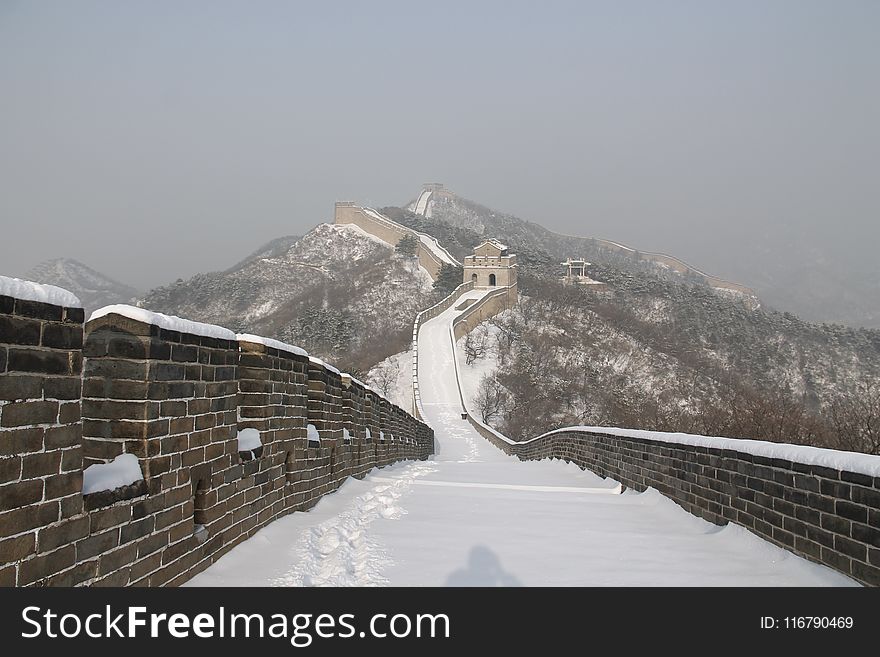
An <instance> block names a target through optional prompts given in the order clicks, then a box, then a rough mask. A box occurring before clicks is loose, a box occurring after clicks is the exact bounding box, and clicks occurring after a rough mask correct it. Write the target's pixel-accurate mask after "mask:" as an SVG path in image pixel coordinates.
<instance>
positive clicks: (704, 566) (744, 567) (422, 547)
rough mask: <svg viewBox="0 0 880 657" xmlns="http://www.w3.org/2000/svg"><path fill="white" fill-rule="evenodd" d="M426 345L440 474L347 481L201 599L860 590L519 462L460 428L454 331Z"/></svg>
mask: <svg viewBox="0 0 880 657" xmlns="http://www.w3.org/2000/svg"><path fill="white" fill-rule="evenodd" d="M485 293H486V291H485V290H473V291H470V292H467V293H465V294H464V295H463V296H462V298H461V299H459V301H458V302H456V303H455V304H453V307H452V308H450V309H449V310H447V311H446V312H444V313H442V314H441V315H439V316H438V317H436V318H434V319H433V320H430V321H428V322H426V323H425V324H424V325H423V326H422V328H421V330H420V334H419V344H418V348H419V386H420V391H421V396H422V405H423V408H424V412H425V416H426V420H427V422H428V423H429V424H430V425H431V426H432V427H433V428H434V431H435V435H436V448H437V453H436V455H435V456H434V457H433V458H432V459H431V460H429V461H425V462H418V463H400V464H396V465H393V466H389V467H386V468H383V469H381V470H376V471H374V472H373V473H371V474H370V475H368V476H367V477H366V478H364V479H363V480H361V481H358V480H349V481H348V482H346V483H345V484H344V485H343V486H342V488H341V489H340V490H339V491H337V492H336V493H334V494H332V495H328V496H326V497H324V498H323V499H322V500H321V501H320V502H319V503H318V505H317V506H316V507H315V508H314V509H312V510H311V511H309V512H308V513H296V514H293V515H291V516H287V517H285V518H282V519H280V520H277V521H275V522H274V523H272V524H271V525H269V526H268V527H266V528H264V529H263V530H261V531H260V532H259V533H257V534H256V535H255V536H254V537H253V538H251V539H250V540H248V541H246V542H244V543H242V544H241V545H239V546H237V547H236V548H235V549H233V550H232V551H231V552H230V553H229V554H227V555H226V556H224V557H223V558H222V559H220V560H219V561H218V562H217V563H216V564H214V565H213V566H211V567H210V568H209V569H208V570H206V571H205V572H203V573H202V574H200V575H198V576H197V577H195V578H194V579H193V580H191V582H190V584H191V585H196V586H207V585H226V586H230V585H232V586H235V585H245V586H247V585H251V586H261V585H272V586H291V585H293V586H296V585H309V584H314V585H386V584H391V585H403V586H409V585H451V586H456V585H465V586H467V585H487V586H491V585H526V586H536V585H550V586H557V585H587V586H589V585H649V586H651V585H661V586H667V585H668V586H676V585H696V586H701V585H721V586H734V585H736V586H777V585H803V586H817V585H820V586H821V585H852V584H854V582H852V581H851V580H849V579H847V578H845V577H843V576H842V575H840V574H838V573H836V572H834V571H832V570H830V569H828V568H825V567H822V566H818V565H816V564H812V563H810V562H808V561H805V560H803V559H801V558H799V557H796V556H794V555H793V554H790V553H788V552H786V551H784V550H782V549H780V548H777V547H775V546H773V545H771V544H769V543H767V542H766V541H763V540H761V539H759V538H757V537H756V536H754V535H752V534H750V533H749V532H747V531H746V530H745V529H743V528H741V527H739V526H736V525H729V526H727V527H723V528H722V527H717V526H715V525H712V524H710V523H708V522H705V521H703V520H701V519H699V518H696V517H694V516H692V515H690V514H688V513H686V512H685V511H684V510H682V509H681V508H679V507H678V506H676V505H675V504H674V503H673V502H671V501H670V500H668V499H666V498H664V497H663V496H661V495H660V494H659V493H657V492H656V491H653V490H649V491H647V492H645V493H641V494H637V493H634V492H632V491H627V492H626V493H624V494H622V495H621V494H619V486H618V484H617V482H613V481H610V480H604V479H601V478H599V477H598V476H596V475H594V474H592V473H591V472H586V471H582V470H580V469H579V468H578V467H577V466H575V465H573V464H566V463H562V462H557V461H542V462H520V461H519V460H518V459H516V458H514V457H510V456H508V455H506V454H504V453H503V452H501V451H500V450H498V449H497V448H495V447H494V446H493V445H491V444H490V443H489V442H487V441H486V440H485V439H484V438H483V437H482V436H480V435H479V434H477V433H476V432H475V431H474V430H473V428H472V427H471V426H470V424H468V423H467V421H466V420H462V419H461V405H460V402H459V394H458V388H457V385H456V382H455V374H454V369H453V368H454V365H453V357H454V354H453V348H452V342H451V339H450V334H449V327H450V323H451V321H452V320H453V318H454V317H455V316H456V315H457V314H458V313H460V312H461V311H460V310H455V307H456V306H459V305H460V303H461V301H463V300H464V299H469V298H470V299H476V298H479V297H480V296H482V295H483V294H485Z"/></svg>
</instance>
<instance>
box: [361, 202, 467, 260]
mask: <svg viewBox="0 0 880 657" xmlns="http://www.w3.org/2000/svg"><path fill="white" fill-rule="evenodd" d="M362 210H363V211H364V212H365V213H366V214H368V215H369V216H370V217H372V218H373V219H375V220H376V221H379V222H381V223H385V224H388V225H390V226H392V227H394V228H397V229H398V230H401V231H404V232H407V233H411V234H414V235H416V236H417V237H418V238H419V241H421V243H422V244H424V245H425V246H426V247H428V250H429V251H431V253H433V254H434V255H435V256H436V257H437V258H439V259H440V260H442V261H443V262H445V263H447V264H450V265H458V264H461V263H459V262H458V261H457V260H456V259H455V258H453V257H452V256H451V255H450V254H449V251H447V250H446V249H445V248H443V247H442V246H441V245H440V242H438V241H437V240H436V239H434V238H433V237H431V236H430V235H425V234H424V233H420V232H418V231H415V230H412V229H410V228H407V227H406V226H403V225H401V224H399V223H397V222H396V221H392V220H391V219H389V218H388V217H386V216H385V215H383V214H380V213H379V212H376V210H374V209H373V208H367V207H365V208H362ZM376 239H378V238H376ZM383 243H384V242H383Z"/></svg>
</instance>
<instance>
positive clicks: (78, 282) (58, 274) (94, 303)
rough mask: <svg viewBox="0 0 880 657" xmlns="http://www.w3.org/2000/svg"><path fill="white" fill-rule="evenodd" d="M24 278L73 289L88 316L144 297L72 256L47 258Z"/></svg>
mask: <svg viewBox="0 0 880 657" xmlns="http://www.w3.org/2000/svg"><path fill="white" fill-rule="evenodd" d="M24 277H25V278H26V279H27V280H30V281H35V282H38V283H48V284H49V285H56V286H58V287H60V288H64V289H65V290H69V291H71V292H73V293H74V294H75V295H76V296H77V297H79V300H80V301H81V302H82V304H83V308H85V311H86V316H88V314H89V313H91V312H92V311H93V310H96V309H97V308H101V307H103V306H110V305H112V304H115V303H131V302H132V301H133V300H134V299H136V298H137V297H138V296H140V292H138V291H137V290H136V289H134V288H133V287H131V286H129V285H125V284H123V283H120V282H118V281H115V280H113V279H112V278H110V277H109V276H105V275H104V274H102V273H100V272H97V271H95V270H94V269H92V268H91V267H87V266H86V265H84V264H83V263H81V262H79V261H77V260H74V259H72V258H57V259H54V260H46V261H45V262H42V263H40V264H39V265H37V266H36V267H34V268H33V269H31V270H30V271H29V272H27V273H26V274H25V275H24Z"/></svg>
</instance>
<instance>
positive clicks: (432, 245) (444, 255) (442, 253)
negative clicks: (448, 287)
mask: <svg viewBox="0 0 880 657" xmlns="http://www.w3.org/2000/svg"><path fill="white" fill-rule="evenodd" d="M416 234H417V235H418V236H419V240H421V242H422V244H424V245H425V246H427V247H428V249H430V251H431V253H433V254H434V255H435V256H437V257H438V258H440V259H441V260H442V261H443V262H445V263H447V264H449V265H457V264H458V261H457V260H456V259H455V258H453V257H452V256H451V255H449V251H447V250H446V249H444V248H443V247H442V246H440V242H438V241H437V240H436V239H434V238H433V237H431V236H430V235H425V234H424V233H416Z"/></svg>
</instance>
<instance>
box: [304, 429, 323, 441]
mask: <svg viewBox="0 0 880 657" xmlns="http://www.w3.org/2000/svg"><path fill="white" fill-rule="evenodd" d="M306 437H307V438H308V439H309V442H310V443H319V442H321V434H320V433H318V428H317V427H316V426H315V425H314V424H309V425H307V426H306Z"/></svg>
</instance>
